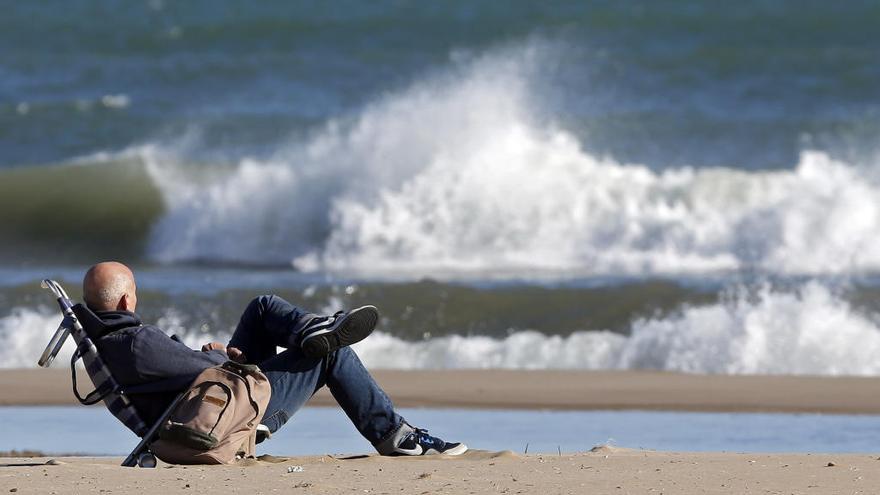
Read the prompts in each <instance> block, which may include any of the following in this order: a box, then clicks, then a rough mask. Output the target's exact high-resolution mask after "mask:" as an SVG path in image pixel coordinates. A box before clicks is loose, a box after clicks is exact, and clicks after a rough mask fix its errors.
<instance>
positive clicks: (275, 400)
mask: <svg viewBox="0 0 880 495" xmlns="http://www.w3.org/2000/svg"><path fill="white" fill-rule="evenodd" d="M260 369H262V370H263V373H265V374H266V377H267V378H268V379H269V383H270V384H271V385H272V397H271V399H269V405H268V406H267V407H266V415H265V416H264V417H263V421H262V423H263V424H264V425H266V426H267V427H268V428H269V430H270V431H272V432H273V433H274V432H275V431H277V430H278V429H279V428H281V426H282V425H284V423H285V422H286V421H287V420H288V419H290V417H291V416H293V414H294V413H296V411H298V410H299V409H300V408H301V407H303V406H304V405H305V403H306V402H307V401H308V400H309V398H311V396H312V395H314V393H315V392H317V391H318V389H320V388H321V387H323V386H324V385H325V384H326V385H327V386H328V387H329V388H330V393H331V394H333V397H334V398H335V399H336V402H337V403H339V405H340V406H341V407H342V410H343V411H345V414H346V415H347V416H348V417H349V419H350V420H351V422H352V423H353V424H354V426H355V428H357V430H358V431H359V432H360V434H361V435H363V437H364V438H366V439H367V440H368V441H369V442H370V443H372V444H373V445H377V444H379V443H380V442H382V441H383V440H385V439H386V438H388V437H390V436H391V435H393V434H394V433H395V432H396V431H397V430H398V428H400V426H401V424H403V418H402V417H400V415H398V414H397V413H396V412H394V405H393V404H392V403H391V400H390V399H389V398H388V396H387V395H386V394H385V392H384V391H382V389H381V388H379V385H378V384H377V383H376V382H375V380H373V377H372V376H370V373H369V372H368V371H367V369H366V368H364V365H363V364H361V360H360V359H358V357H357V354H355V353H354V351H352V350H351V348H349V347H343V348H342V349H339V350H337V351H336V352H334V353H332V354H330V355H329V356H327V357H325V358H321V359H318V358H308V357H306V356H305V355H303V353H302V351H300V350H299V349H288V350H286V351H284V352H282V353H281V354H278V355H277V356H275V357H273V358H271V359H269V360H268V361H265V362H263V363H260Z"/></svg>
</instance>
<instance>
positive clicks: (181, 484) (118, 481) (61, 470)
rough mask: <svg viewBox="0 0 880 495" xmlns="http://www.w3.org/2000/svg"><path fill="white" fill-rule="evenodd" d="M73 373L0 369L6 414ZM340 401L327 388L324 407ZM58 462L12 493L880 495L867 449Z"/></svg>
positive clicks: (727, 383)
mask: <svg viewBox="0 0 880 495" xmlns="http://www.w3.org/2000/svg"><path fill="white" fill-rule="evenodd" d="M68 373H69V372H68V371H67V370H59V369H53V370H6V371H0V405H12V404H42V405H50V404H72V403H74V401H73V400H72V396H71V392H70V381H69V380H70V379H69V375H68ZM375 376H376V378H377V380H378V381H379V382H380V384H381V385H382V386H383V387H384V388H385V389H386V390H387V391H388V392H389V394H390V395H391V397H392V398H393V399H394V401H395V403H396V404H397V405H399V406H430V407H450V406H455V407H484V408H489V407H491V408H540V409H665V410H692V411H786V412H801V411H803V412H806V411H810V412H833V413H869V414H876V413H878V412H880V393H878V392H880V380H878V379H874V378H821V377H762V376H740V377H731V376H699V375H682V374H674V373H650V372H579V371H406V372H402V371H377V372H375ZM330 403H332V398H330V396H329V395H328V394H326V393H321V394H319V395H317V396H316V397H315V398H314V399H313V401H312V402H311V404H315V405H326V404H330ZM57 459H58V461H60V462H61V464H59V465H46V464H45V462H46V461H47V459H46V458H6V459H0V494H3V493H22V494H24V493H50V494H51V493H58V494H63V493H162V494H168V493H195V492H200V493H248V494H250V493H322V494H323V493H361V494H367V493H369V494H373V493H389V494H398V493H417V494H427V493H474V494H483V493H507V494H515V493H540V494H545V493H578V494H580V493H590V494H597V493H613V494H627V493H639V494H655V495H656V494H664V493H665V494H711V493H731V494H748V493H760V494H837V493H847V494H849V493H880V460H878V459H877V456H876V455H866V454H860V455H856V454H850V455H840V454H834V455H831V454H791V455H789V454H772V455H766V454H735V453H670V452H651V451H638V450H625V449H613V448H607V447H605V448H602V449H600V450H599V451H598V452H591V453H575V454H567V453H563V454H562V455H521V454H515V453H512V452H500V453H491V452H479V451H475V452H469V453H467V454H465V455H464V456H460V457H455V458H441V457H436V456H434V457H423V458H382V457H378V456H375V455H371V456H357V457H353V458H345V457H339V456H329V455H325V456H320V457H314V456H313V457H297V458H291V459H287V460H285V461H284V462H281V463H270V462H264V461H263V462H257V461H250V462H246V463H245V464H246V465H236V466H196V467H182V466H167V465H160V467H159V468H158V469H135V468H122V467H119V466H118V464H119V462H120V461H121V459H116V458H73V457H65V458H57ZM829 463H830V464H832V465H829ZM248 464H249V465H248ZM300 468H301V470H300ZM289 471H290V472H289Z"/></svg>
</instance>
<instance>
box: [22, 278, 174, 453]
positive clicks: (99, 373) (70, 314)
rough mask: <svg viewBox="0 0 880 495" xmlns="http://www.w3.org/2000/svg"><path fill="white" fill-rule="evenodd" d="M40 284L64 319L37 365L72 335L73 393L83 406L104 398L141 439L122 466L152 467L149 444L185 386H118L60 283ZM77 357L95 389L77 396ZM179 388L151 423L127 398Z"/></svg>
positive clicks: (46, 363) (166, 383)
mask: <svg viewBox="0 0 880 495" xmlns="http://www.w3.org/2000/svg"><path fill="white" fill-rule="evenodd" d="M41 286H42V287H43V288H44V289H49V290H51V291H52V292H53V293H54V294H55V297H56V298H57V301H58V305H59V306H60V307H61V313H62V314H63V315H64V319H63V320H62V321H61V325H60V326H59V327H58V330H56V331H55V334H54V335H53V336H52V339H51V340H50V341H49V344H48V345H47V346H46V349H45V350H44V351H43V355H42V356H40V360H39V361H38V364H39V365H40V366H42V367H44V368H47V367H48V366H49V365H50V364H51V363H52V360H54V359H55V356H56V355H57V354H58V351H60V350H61V346H63V345H64V341H65V340H66V339H67V337H68V336H73V340H74V342H75V343H76V350H75V351H74V352H73V356H72V357H71V359H70V368H71V373H72V374H73V393H74V395H75V396H76V398H77V400H79V401H80V403H82V404H84V405H92V404H97V403H98V402H100V401H104V405H106V406H107V409H109V410H110V412H111V413H112V414H113V415H114V416H116V419H118V420H119V421H121V422H122V424H124V425H125V426H126V427H127V428H128V429H129V430H131V431H133V432H134V433H135V434H136V435H137V436H139V437H140V438H141V441H140V442H139V443H138V444H137V446H136V447H135V448H134V450H132V451H131V453H130V454H128V457H126V458H125V460H124V461H123V462H122V465H123V466H127V467H133V466H135V465H137V466H140V467H156V456H154V455H153V453H152V452H150V444H151V443H152V442H153V441H154V440H156V438H157V437H158V434H159V429H160V427H161V426H162V425H163V424H164V423H165V421H166V420H167V419H168V417H169V416H170V415H171V412H172V411H173V410H174V408H175V406H176V405H177V404H178V402H179V401H180V400H181V399H182V398H183V397H184V395H185V389H186V386H185V384H183V386H182V387H181V385H182V384H181V383H180V381H179V380H163V381H160V382H153V383H148V384H146V385H138V386H129V387H123V386H122V385H120V384H119V382H117V381H116V379H114V378H113V375H112V374H111V373H110V369H109V368H107V365H106V364H105V363H104V361H103V360H102V359H101V356H100V354H99V353H98V349H97V347H95V343H94V342H93V337H94V336H91V335H88V333H87V332H86V331H85V330H84V329H83V326H82V324H81V323H80V321H79V319H77V316H76V312H75V309H74V304H73V301H71V300H70V298H69V297H67V293H66V292H64V289H63V288H62V287H61V285H59V284H58V283H57V282H55V281H54V280H49V279H46V280H43V282H42V284H41ZM76 309H80V308H76ZM80 311H87V310H80ZM80 359H82V361H83V364H84V365H85V369H86V372H87V373H88V375H89V378H91V380H92V384H94V386H95V389H94V390H93V391H92V392H89V393H88V394H86V396H85V397H82V396H80V394H79V391H78V390H77V388H76V362H77V361H79V360H80ZM181 388H183V389H184V392H181V393H180V394H178V396H177V398H176V399H174V401H173V402H172V403H171V405H170V406H168V408H167V409H166V410H165V412H164V413H163V414H162V416H161V417H160V418H159V419H158V421H156V423H155V424H153V425H151V426H148V425H147V424H146V423H145V422H144V421H143V420H142V419H141V415H140V414H138V411H137V409H136V408H135V407H134V404H132V402H131V399H130V396H131V395H132V394H139V393H155V392H168V391H172V390H180V389H181Z"/></svg>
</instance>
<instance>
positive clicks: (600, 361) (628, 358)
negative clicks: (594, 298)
mask: <svg viewBox="0 0 880 495" xmlns="http://www.w3.org/2000/svg"><path fill="white" fill-rule="evenodd" d="M355 347H356V349H357V351H358V353H359V354H360V355H361V357H362V358H363V360H364V361H365V362H366V363H367V365H368V366H371V367H378V368H403V369H413V368H519V369H556V368H558V369H593V370H595V369H655V370H667V371H680V372H688V373H719V374H796V375H797V374H815V375H878V374H880V361H878V360H877V355H878V352H880V326H878V324H877V322H876V321H874V319H872V318H871V317H868V316H865V315H861V314H859V313H857V312H855V311H854V310H853V309H852V308H851V307H850V306H849V305H848V304H847V303H846V302H845V301H843V300H841V299H840V298H839V297H836V296H835V295H834V294H833V293H832V292H831V291H830V290H828V289H827V288H825V287H823V286H822V285H820V284H818V283H808V284H806V285H804V286H803V287H801V288H800V289H798V290H796V291H784V292H777V291H773V290H771V289H770V288H768V287H765V288H762V289H760V290H759V291H757V292H754V293H751V292H747V291H745V290H740V291H737V292H736V293H735V294H732V295H731V296H730V297H729V298H727V299H726V300H725V301H724V302H722V303H719V304H714V305H708V306H701V307H690V308H683V309H682V310H681V312H680V313H679V314H677V315H675V316H671V317H666V318H662V319H648V320H641V321H637V322H635V323H634V324H633V327H632V333H631V335H630V336H628V337H627V336H622V335H618V334H613V333H610V332H587V331H584V332H576V333H574V334H572V335H570V336H568V337H560V336H545V335H542V334H540V333H537V332H518V333H515V334H513V335H511V336H509V337H507V338H505V339H501V340H497V339H490V338H487V337H459V336H452V337H443V338H437V339H430V340H427V341H423V342H416V343H411V342H404V341H402V340H400V339H397V338H394V337H392V336H389V335H387V334H381V333H380V334H378V335H373V336H371V337H370V338H369V339H367V340H365V341H363V342H361V343H359V344H356V346H355Z"/></svg>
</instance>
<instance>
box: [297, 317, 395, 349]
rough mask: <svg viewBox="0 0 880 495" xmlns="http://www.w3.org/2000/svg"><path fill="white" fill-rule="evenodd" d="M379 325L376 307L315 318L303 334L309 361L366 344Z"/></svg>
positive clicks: (303, 342)
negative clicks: (358, 344) (341, 348)
mask: <svg viewBox="0 0 880 495" xmlns="http://www.w3.org/2000/svg"><path fill="white" fill-rule="evenodd" d="M378 322H379V310H378V309H376V307H375V306H362V307H360V308H357V309H353V310H351V311H349V312H347V313H346V312H345V311H340V312H338V313H336V314H335V315H333V316H322V317H318V318H314V319H313V320H312V321H311V322H309V324H308V326H306V328H305V329H303V331H302V334H300V335H301V336H300V340H299V345H300V347H302V350H303V354H305V355H306V356H308V357H313V358H320V357H324V356H326V355H327V354H330V353H331V352H333V351H335V350H336V349H339V348H340V347H345V346H348V345H351V344H354V343H355V342H360V341H362V340H364V339H365V338H367V336H368V335H370V333H371V332H372V331H373V329H374V328H376V323H378Z"/></svg>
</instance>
